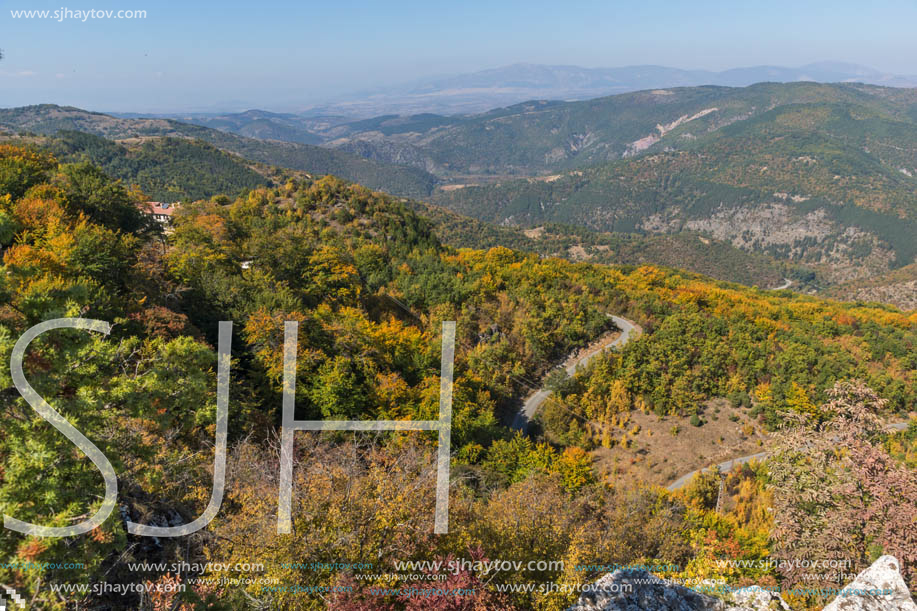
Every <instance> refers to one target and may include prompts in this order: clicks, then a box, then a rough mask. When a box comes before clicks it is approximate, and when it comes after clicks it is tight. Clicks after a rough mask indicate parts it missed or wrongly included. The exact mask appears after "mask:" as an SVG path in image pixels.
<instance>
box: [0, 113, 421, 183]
mask: <svg viewBox="0 0 917 611" xmlns="http://www.w3.org/2000/svg"><path fill="white" fill-rule="evenodd" d="M0 129H5V130H7V131H8V132H10V133H11V134H12V135H16V134H20V133H35V134H45V135H53V134H56V133H58V132H60V131H80V132H86V133H90V134H94V135H97V136H102V137H105V138H108V139H110V140H116V141H117V140H134V139H138V138H150V137H175V138H191V139H198V140H203V141H204V142H207V143H209V144H211V145H213V146H215V147H217V148H218V149H221V150H225V151H229V152H231V153H235V154H236V155H240V156H242V157H243V158H245V159H249V160H251V161H257V162H260V163H265V164H268V165H275V166H280V167H284V168H290V169H292V170H300V171H303V172H308V173H311V174H318V175H322V174H334V175H337V176H340V177H342V178H346V179H348V180H353V181H355V182H359V183H361V184H365V185H368V186H370V187H372V188H376V189H381V190H384V191H387V192H389V193H394V194H396V195H405V196H413V197H419V196H425V195H428V194H429V193H430V191H431V190H432V188H433V185H434V184H435V182H436V179H435V178H434V177H433V176H432V175H430V174H428V173H426V172H424V171H423V170H419V169H416V168H411V167H403V166H394V165H391V164H385V163H378V162H374V161H370V160H367V159H363V158H361V157H357V156H355V155H349V154H347V153H344V152H342V151H333V150H329V149H324V148H319V147H317V146H311V145H308V144H302V143H297V142H279V141H274V140H256V139H253V138H245V137H242V136H237V135H235V134H230V133H226V132H222V131H219V130H216V129H211V128H208V127H202V126H199V125H190V124H187V123H181V122H179V121H174V120H170V119H125V118H119V117H113V116H110V115H105V114H102V113H95V112H88V111H85V110H80V109H78V108H71V107H62V106H55V105H53V104H42V105H39V106H27V107H23V108H9V109H0Z"/></svg>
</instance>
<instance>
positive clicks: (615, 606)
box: [568, 569, 727, 611]
mask: <svg viewBox="0 0 917 611" xmlns="http://www.w3.org/2000/svg"><path fill="white" fill-rule="evenodd" d="M726 608H727V607H726V605H725V604H724V603H723V601H721V600H719V599H717V598H714V597H713V596H707V595H706V594H701V593H699V592H695V591H694V590H691V589H690V588H686V587H684V586H680V585H677V584H674V583H671V582H669V581H666V580H665V579H660V578H658V577H656V576H654V575H652V574H651V573H648V572H647V571H644V570H637V569H618V570H617V571H615V572H614V573H609V574H607V575H605V576H604V577H602V578H601V579H599V580H598V581H597V582H595V583H594V584H592V586H591V588H590V591H588V592H584V593H583V595H582V596H580V598H579V600H578V601H577V603H576V604H575V605H573V606H572V607H570V609H568V611H612V610H614V611H618V610H620V611H726Z"/></svg>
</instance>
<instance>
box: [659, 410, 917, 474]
mask: <svg viewBox="0 0 917 611" xmlns="http://www.w3.org/2000/svg"><path fill="white" fill-rule="evenodd" d="M908 425H910V422H895V423H893V424H889V425H888V427H887V428H888V430H890V431H903V430H905V429H907V427H908ZM769 454H770V452H758V453H757V454H749V455H748V456H740V457H738V458H730V459H729V460H727V461H724V462H721V463H719V464H718V465H713V466H710V467H704V468H703V469H697V470H695V471H691V472H690V473H685V474H684V475H682V476H681V477H679V478H678V479H677V480H675V481H674V482H672V483H671V484H669V485H668V486H666V490H678V489H679V488H681V487H682V486H684V485H685V484H687V483H688V482H690V481H691V478H693V477H694V476H695V475H697V474H698V473H706V472H707V471H710V470H711V469H713V468H714V467H719V469H720V472H721V473H728V472H730V471H732V470H733V468H735V467H736V466H738V465H743V464H745V463H747V462H751V461H752V460H760V459H762V458H767V457H768V455H769Z"/></svg>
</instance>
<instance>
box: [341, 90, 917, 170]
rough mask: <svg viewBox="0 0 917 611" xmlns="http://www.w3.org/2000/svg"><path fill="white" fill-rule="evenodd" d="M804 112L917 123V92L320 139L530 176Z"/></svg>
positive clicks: (656, 108) (354, 127)
mask: <svg viewBox="0 0 917 611" xmlns="http://www.w3.org/2000/svg"><path fill="white" fill-rule="evenodd" d="M812 103H818V104H824V103H829V104H853V105H860V106H864V107H866V108H868V109H870V110H871V111H872V112H873V113H874V114H879V115H882V116H885V117H888V118H891V119H893V120H896V121H907V122H913V121H914V119H915V117H917V90H912V89H890V88H883V87H877V86H871V85H858V84H843V85H841V84H835V85H827V84H816V83H790V84H779V83H761V84H757V85H752V86H750V87H745V88H733V87H714V86H705V87H680V88H667V89H653V90H645V91H638V92H634V93H626V94H621V95H613V96H608V97H603V98H597V99H592V100H586V101H582V102H557V101H554V102H550V101H531V102H524V103H520V104H516V105H513V106H510V107H507V108H500V109H495V110H492V111H489V112H486V113H483V114H479V115H473V116H455V117H443V116H437V115H430V114H421V115H415V116H408V117H398V116H382V117H377V118H375V119H368V120H363V121H358V122H353V123H350V124H346V125H343V126H336V127H334V128H333V129H331V130H329V132H328V133H327V134H326V136H328V137H332V138H336V140H332V141H331V142H330V143H329V144H330V145H331V146H335V147H337V148H340V149H343V150H348V151H351V152H355V153H358V154H361V155H364V156H366V157H369V158H372V159H377V160H382V161H387V162H398V163H409V164H412V165H415V166H416V167H419V168H424V169H426V170H428V171H430V172H433V173H435V174H437V175H440V176H444V177H461V176H469V175H470V176H482V177H487V176H491V177H500V176H512V175H523V176H532V175H536V174H543V173H547V172H554V171H561V170H564V169H570V168H581V167H584V166H589V165H595V164H599V163H603V162H607V161H613V160H616V159H621V158H622V157H625V156H628V155H634V154H639V153H642V152H645V151H652V150H663V149H664V148H667V147H679V143H687V140H684V139H680V138H679V136H680V135H681V134H684V133H690V134H691V135H692V136H696V137H700V136H702V135H703V134H706V133H709V132H711V131H715V130H718V129H720V128H722V127H725V126H727V125H730V124H732V123H736V122H741V121H744V120H746V119H749V118H753V117H756V116H759V115H761V114H764V113H766V112H767V111H769V110H771V109H774V108H777V107H781V106H786V105H788V104H812ZM679 128H681V129H679ZM348 132H349V133H348ZM666 135H671V136H673V137H669V138H665V136H666ZM662 140H665V142H661V141H662Z"/></svg>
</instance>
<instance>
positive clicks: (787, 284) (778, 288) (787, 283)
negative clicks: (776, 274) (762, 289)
mask: <svg viewBox="0 0 917 611" xmlns="http://www.w3.org/2000/svg"><path fill="white" fill-rule="evenodd" d="M791 286H793V281H792V280H790V279H789V278H784V279H783V284H781V285H780V286H774V287H771V288H769V289H767V290H769V291H782V290H784V289H788V288H790V287H791Z"/></svg>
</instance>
